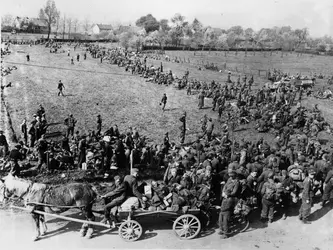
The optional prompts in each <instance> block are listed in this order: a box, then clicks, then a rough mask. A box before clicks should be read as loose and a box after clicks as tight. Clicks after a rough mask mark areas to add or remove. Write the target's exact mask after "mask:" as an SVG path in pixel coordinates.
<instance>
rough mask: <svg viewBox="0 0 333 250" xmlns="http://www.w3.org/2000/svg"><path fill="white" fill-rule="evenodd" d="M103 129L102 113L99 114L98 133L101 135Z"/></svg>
mask: <svg viewBox="0 0 333 250" xmlns="http://www.w3.org/2000/svg"><path fill="white" fill-rule="evenodd" d="M101 130H102V118H101V115H97V132H96V135H97V136H100V135H101Z"/></svg>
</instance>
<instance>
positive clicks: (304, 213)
mask: <svg viewBox="0 0 333 250" xmlns="http://www.w3.org/2000/svg"><path fill="white" fill-rule="evenodd" d="M308 174H309V175H308V177H306V178H305V180H304V181H303V185H304V188H303V193H302V205H301V208H300V210H299V215H298V218H299V219H300V220H301V221H302V222H303V223H304V224H311V222H309V215H310V213H311V207H312V199H313V197H314V192H313V185H314V183H313V181H314V177H315V174H316V171H315V170H314V169H313V168H310V169H309V172H308Z"/></svg>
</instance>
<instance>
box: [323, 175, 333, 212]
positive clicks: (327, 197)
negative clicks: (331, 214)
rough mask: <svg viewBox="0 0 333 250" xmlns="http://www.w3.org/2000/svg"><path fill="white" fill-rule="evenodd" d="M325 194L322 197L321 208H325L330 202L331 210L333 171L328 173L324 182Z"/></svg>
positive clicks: (332, 206)
mask: <svg viewBox="0 0 333 250" xmlns="http://www.w3.org/2000/svg"><path fill="white" fill-rule="evenodd" d="M324 185H325V186H324V193H323V196H322V202H321V206H325V204H326V202H328V201H330V205H331V208H333V204H332V202H333V169H331V170H330V171H328V173H327V175H326V178H325V181H324Z"/></svg>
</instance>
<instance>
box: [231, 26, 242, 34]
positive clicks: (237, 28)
mask: <svg viewBox="0 0 333 250" xmlns="http://www.w3.org/2000/svg"><path fill="white" fill-rule="evenodd" d="M231 32H232V33H234V34H235V35H236V36H240V35H243V32H244V31H243V28H242V26H239V25H238V26H233V27H231V28H230V29H228V33H231Z"/></svg>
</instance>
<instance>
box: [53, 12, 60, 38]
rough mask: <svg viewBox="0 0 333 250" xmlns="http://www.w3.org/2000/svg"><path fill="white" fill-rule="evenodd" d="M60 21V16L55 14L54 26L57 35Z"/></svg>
mask: <svg viewBox="0 0 333 250" xmlns="http://www.w3.org/2000/svg"><path fill="white" fill-rule="evenodd" d="M60 22H61V18H60V15H59V16H57V20H56V23H55V27H54V28H55V33H56V35H58V30H59V26H60Z"/></svg>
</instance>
